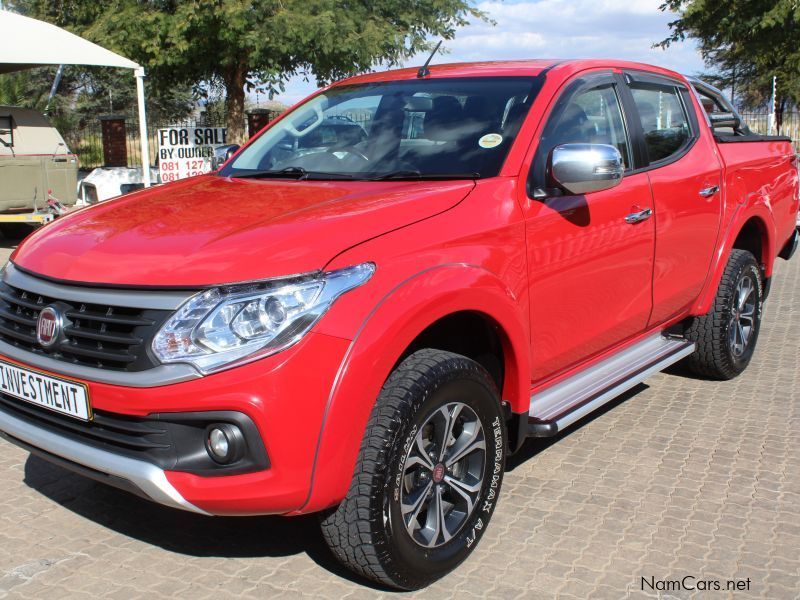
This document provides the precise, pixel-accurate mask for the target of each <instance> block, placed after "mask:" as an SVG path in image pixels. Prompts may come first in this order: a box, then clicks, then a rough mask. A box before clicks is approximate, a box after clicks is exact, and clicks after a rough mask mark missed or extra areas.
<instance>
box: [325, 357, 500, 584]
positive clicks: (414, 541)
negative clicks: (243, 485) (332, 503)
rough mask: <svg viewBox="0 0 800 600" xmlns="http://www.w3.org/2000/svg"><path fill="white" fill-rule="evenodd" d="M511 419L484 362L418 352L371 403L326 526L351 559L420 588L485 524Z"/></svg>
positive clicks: (389, 580)
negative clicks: (344, 487) (344, 490)
mask: <svg viewBox="0 0 800 600" xmlns="http://www.w3.org/2000/svg"><path fill="white" fill-rule="evenodd" d="M505 454H506V427H505V421H504V419H503V416H502V412H501V407H500V398H499V395H498V392H497V388H496V386H495V384H494V382H493V381H492V379H491V377H490V376H489V374H488V373H487V372H486V370H485V369H483V367H481V366H480V365H479V364H478V363H476V362H475V361H473V360H470V359H469V358H466V357H464V356H460V355H458V354H453V353H450V352H443V351H440V350H430V349H426V350H420V351H418V352H415V353H414V354H412V355H411V356H409V357H408V358H406V359H405V360H404V361H403V362H402V363H401V364H400V365H399V366H398V367H397V368H396V369H395V371H394V372H393V373H392V374H391V376H390V377H389V379H388V380H387V382H386V384H385V385H384V387H383V389H382V391H381V394H380V396H379V397H378V400H377V402H376V404H375V407H374V408H373V410H372V414H371V416H370V420H369V423H368V425H367V430H366V432H365V434H364V438H363V441H362V444H361V452H360V455H359V458H358V464H357V466H356V470H355V475H354V477H353V480H352V483H351V486H350V490H349V492H348V494H347V497H346V498H345V499H344V500H343V501H342V503H341V504H340V505H339V506H338V507H337V508H336V509H334V510H332V511H331V512H329V513H328V514H327V515H325V516H324V517H323V519H322V532H323V536H324V537H325V540H326V542H327V543H328V545H329V546H330V548H331V550H332V551H333V552H334V554H335V555H336V556H337V558H339V560H340V561H342V562H343V563H344V564H345V565H346V566H347V567H349V568H350V569H352V570H354V571H356V572H357V573H360V574H361V575H364V576H366V577H368V578H369V579H372V580H374V581H377V582H379V583H382V584H384V585H388V586H391V587H395V588H400V589H405V590H414V589H419V588H421V587H424V586H426V585H428V584H430V583H432V582H433V581H435V580H436V579H439V578H440V577H442V576H443V575H445V574H446V573H448V572H449V571H451V570H452V569H454V568H455V567H456V566H457V565H458V564H459V563H461V562H462V561H463V560H464V559H465V558H466V557H467V556H468V555H469V553H470V552H472V550H473V549H474V548H475V546H476V544H477V542H478V541H479V539H480V538H481V536H482V535H483V533H484V531H486V526H487V525H488V523H489V519H490V517H491V515H492V512H493V510H494V508H495V506H496V504H497V497H498V493H499V492H500V486H501V484H502V480H503V470H504V467H505Z"/></svg>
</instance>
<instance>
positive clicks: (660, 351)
mask: <svg viewBox="0 0 800 600" xmlns="http://www.w3.org/2000/svg"><path fill="white" fill-rule="evenodd" d="M693 351H694V343H693V342H689V341H687V340H684V339H682V338H673V337H665V336H664V335H662V334H660V333H658V334H655V335H653V336H650V337H648V338H647V339H645V340H643V341H641V342H639V343H637V344H634V345H633V346H630V347H628V348H625V349H624V350H622V351H621V352H618V353H617V354H615V355H613V356H610V357H609V358H607V359H605V360H604V361H602V362H600V363H597V364H595V365H592V366H590V367H588V368H586V369H584V370H583V371H581V372H579V373H577V374H576V375H573V376H572V377H570V378H569V379H566V380H564V381H561V382H559V383H557V384H555V385H553V386H551V387H549V388H547V389H545V390H544V391H542V392H539V393H538V394H536V395H534V396H532V397H531V404H530V410H529V412H528V427H527V435H528V437H551V436H554V435H557V434H558V433H559V432H560V431H563V430H564V429H565V428H567V427H569V426H570V425H572V424H573V423H574V422H575V421H577V420H579V419H581V418H583V417H585V416H586V415H588V414H589V413H591V412H592V411H594V410H597V409H598V408H600V407H601V406H603V405H604V404H606V403H607V402H610V401H611V400H613V399H614V398H616V397H617V396H619V395H620V394H623V393H624V392H626V391H628V390H629V389H631V388H632V387H634V386H635V385H637V384H639V383H641V382H642V381H644V380H645V379H647V378H648V377H650V376H651V375H653V374H655V373H658V372H659V371H662V370H664V369H666V368H667V367H668V366H670V365H671V364H673V363H676V362H678V361H679V360H681V359H682V358H684V357H686V356H688V355H689V354H691V353H692V352H693Z"/></svg>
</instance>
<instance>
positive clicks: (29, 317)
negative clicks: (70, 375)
mask: <svg viewBox="0 0 800 600" xmlns="http://www.w3.org/2000/svg"><path fill="white" fill-rule="evenodd" d="M49 305H56V306H58V307H59V308H60V309H61V312H62V313H63V314H64V316H65V317H66V319H65V323H64V338H63V339H62V340H61V341H60V342H59V343H57V344H56V345H54V346H52V347H50V348H47V349H45V348H43V347H42V346H41V345H40V344H39V343H38V342H37V339H36V323H37V319H38V318H39V313H40V312H41V310H42V309H43V308H45V307H46V306H49ZM169 314H170V311H165V310H153V309H138V308H129V307H121V306H109V305H101V304H89V303H84V302H73V301H66V300H61V299H59V298H51V297H48V296H43V295H41V294H37V293H32V292H28V291H26V290H23V289H20V288H17V287H14V286H11V285H9V284H8V283H7V282H2V283H0V339H2V340H3V341H4V342H6V343H9V344H13V345H14V346H16V347H18V348H22V349H24V350H28V351H30V352H35V353H37V354H41V355H44V356H49V357H50V358H55V359H57V360H63V361H66V362H71V363H74V364H80V365H85V366H89V367H98V368H103V369H113V370H120V371H141V370H144V369H148V368H151V367H153V366H155V363H154V361H153V360H152V359H151V358H150V356H149V354H148V352H147V346H148V345H149V343H150V340H151V339H152V336H153V335H155V333H156V331H157V329H158V327H159V326H160V325H161V324H162V323H163V322H164V320H165V319H166V318H167V316H168V315H169Z"/></svg>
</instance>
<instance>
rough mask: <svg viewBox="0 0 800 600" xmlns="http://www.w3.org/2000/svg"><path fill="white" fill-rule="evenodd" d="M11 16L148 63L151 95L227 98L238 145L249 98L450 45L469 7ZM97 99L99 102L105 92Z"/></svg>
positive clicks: (78, 3)
mask: <svg viewBox="0 0 800 600" xmlns="http://www.w3.org/2000/svg"><path fill="white" fill-rule="evenodd" d="M11 6H12V8H15V9H18V10H19V11H20V12H23V13H26V14H31V15H33V16H36V17H38V18H43V19H45V20H47V21H51V22H54V23H56V24H58V25H62V26H66V27H67V28H68V29H71V30H73V31H74V32H75V33H79V34H80V35H83V36H85V37H87V38H89V39H91V40H93V41H95V42H97V43H100V44H101V45H104V46H106V47H108V48H110V49H111V50H115V51H117V52H119V53H121V54H123V55H125V56H128V57H129V58H131V59H133V60H135V61H137V62H139V63H140V64H142V65H144V66H145V68H146V69H147V71H148V75H149V77H150V80H149V84H148V91H149V93H150V95H151V97H153V94H154V93H155V94H164V93H166V90H167V89H169V88H172V87H173V86H175V85H176V84H181V85H192V86H194V87H195V91H198V92H199V91H201V90H202V89H204V88H203V87H202V86H204V85H206V86H207V85H211V86H214V85H219V86H222V87H224V89H225V92H226V110H227V117H228V127H229V129H230V130H231V131H229V134H230V135H229V137H231V138H232V139H237V137H241V134H242V132H243V122H244V115H243V110H244V99H245V91H246V90H251V89H253V88H254V87H256V86H258V87H259V88H261V89H263V90H265V91H267V92H269V91H275V90H278V89H280V88H281V86H282V84H283V83H284V82H285V81H286V80H287V79H288V77H290V76H291V75H292V74H295V73H297V72H300V71H303V72H307V73H309V74H311V75H313V76H315V77H316V78H317V79H318V80H320V81H321V82H326V81H330V80H332V79H336V78H340V77H343V76H346V75H350V74H354V73H358V72H363V71H366V70H369V69H371V68H373V67H374V66H376V65H378V64H385V65H388V66H391V65H396V64H397V63H399V62H401V61H402V60H404V59H406V58H408V57H411V56H413V55H414V54H416V53H418V52H419V51H421V50H424V49H426V48H428V44H429V42H428V41H427V40H428V38H429V37H431V36H432V37H436V38H445V39H451V38H452V37H453V36H454V35H455V30H456V28H457V27H458V26H460V25H464V24H466V22H467V20H468V19H469V18H470V17H477V18H483V14H482V13H480V12H479V11H478V10H476V9H475V8H473V7H472V5H471V4H470V0H412V1H409V0H191V1H186V0H183V1H182V0H109V1H107V2H96V1H95V0H55V1H53V0H49V1H48V0H18V1H16V2H12V3H11ZM98 96H99V94H98Z"/></svg>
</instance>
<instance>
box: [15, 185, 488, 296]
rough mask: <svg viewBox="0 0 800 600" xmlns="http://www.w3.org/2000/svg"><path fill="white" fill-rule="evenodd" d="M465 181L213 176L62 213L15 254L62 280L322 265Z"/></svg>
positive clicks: (209, 278) (210, 276)
mask: <svg viewBox="0 0 800 600" xmlns="http://www.w3.org/2000/svg"><path fill="white" fill-rule="evenodd" d="M473 187H474V184H473V182H471V181H470V182H464V181H438V182H420V181H402V182H368V181H286V180H280V181H279V180H263V179H261V180H259V179H228V178H222V177H218V176H215V175H208V176H201V177H196V178H192V179H187V180H185V181H181V182H177V183H173V184H169V185H166V186H159V187H155V188H151V189H148V190H142V191H140V192H136V193H133V194H129V195H127V196H123V197H121V198H118V199H116V200H111V201H108V202H105V203H103V204H98V205H95V206H92V207H90V208H87V209H83V210H79V211H77V212H75V213H73V214H71V215H68V216H65V217H61V218H60V219H57V220H56V221H55V222H54V223H52V224H50V225H47V226H46V227H44V228H42V229H40V230H39V231H37V232H35V233H34V234H32V235H31V236H30V237H28V238H27V239H26V240H25V241H24V242H23V243H22V244H21V245H20V247H19V248H18V249H17V251H16V252H15V253H14V254H13V255H12V257H11V260H12V261H13V262H14V263H15V264H17V265H18V266H20V267H22V268H23V269H27V270H28V271H31V272H33V273H36V274H39V275H43V276H45V277H50V278H53V279H58V280H65V281H73V282H83V283H97V284H106V285H114V286H119V285H122V286H180V287H202V286H208V285H214V284H221V283H233V282H238V281H247V280H252V279H266V278H269V277H279V276H284V275H292V274H297V273H304V272H308V271H315V270H318V269H322V268H323V267H324V266H325V265H326V264H327V263H328V262H329V261H330V260H331V259H332V258H333V257H335V256H336V255H337V254H339V253H340V252H342V251H343V250H346V249H348V248H350V247H352V246H355V245H357V244H359V243H361V242H364V241H366V240H368V239H370V238H373V237H376V236H379V235H381V234H384V233H387V232H389V231H391V230H393V229H397V228H399V227H403V226H405V225H409V224H411V223H414V222H415V221H419V220H421V219H425V218H428V217H431V216H433V215H435V214H437V213H440V212H443V211H445V210H448V209H449V208H451V207H453V206H455V205H456V204H458V203H459V202H460V201H461V200H463V199H464V198H465V197H466V196H467V194H469V192H470V191H471V190H472V188H473Z"/></svg>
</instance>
